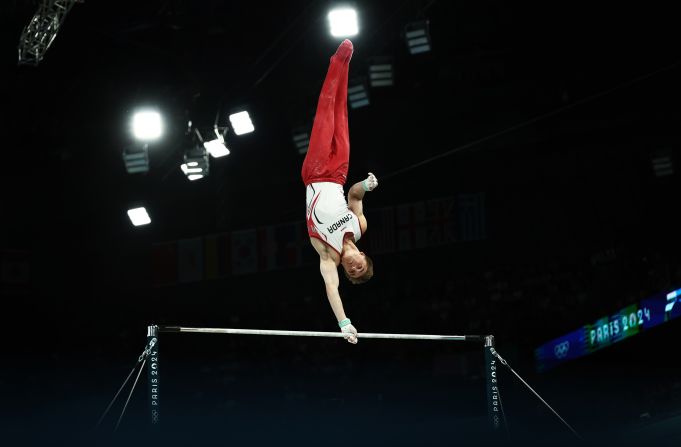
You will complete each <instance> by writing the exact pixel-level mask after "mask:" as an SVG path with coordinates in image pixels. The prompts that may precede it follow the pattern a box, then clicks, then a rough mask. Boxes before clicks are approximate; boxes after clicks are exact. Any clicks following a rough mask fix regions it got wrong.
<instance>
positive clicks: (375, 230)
mask: <svg viewBox="0 0 681 447" xmlns="http://www.w3.org/2000/svg"><path fill="white" fill-rule="evenodd" d="M367 226H368V228H369V229H370V231H367V236H368V239H369V241H370V242H371V243H370V244H369V246H370V247H371V253H372V254H381V253H393V252H394V251H395V250H396V246H397V243H396V236H395V235H396V232H395V208H394V207H392V206H390V207H385V208H379V209H376V210H373V211H371V212H369V213H367Z"/></svg>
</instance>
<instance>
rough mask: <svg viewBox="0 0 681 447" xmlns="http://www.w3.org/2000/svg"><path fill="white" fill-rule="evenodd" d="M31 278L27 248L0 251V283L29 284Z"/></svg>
mask: <svg viewBox="0 0 681 447" xmlns="http://www.w3.org/2000/svg"><path fill="white" fill-rule="evenodd" d="M29 279H30V263H29V254H28V251H25V250H3V251H2V252H0V283H3V284H28V282H29Z"/></svg>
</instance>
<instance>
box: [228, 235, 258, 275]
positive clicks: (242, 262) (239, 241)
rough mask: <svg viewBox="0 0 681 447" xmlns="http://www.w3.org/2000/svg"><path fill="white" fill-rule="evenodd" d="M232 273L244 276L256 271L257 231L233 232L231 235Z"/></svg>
mask: <svg viewBox="0 0 681 447" xmlns="http://www.w3.org/2000/svg"><path fill="white" fill-rule="evenodd" d="M231 249H232V250H231V251H232V273H233V274H235V275H244V274H247V273H254V272H256V271H257V270H258V245H257V231H256V229H255V228H253V229H249V230H240V231H233V232H232V234H231Z"/></svg>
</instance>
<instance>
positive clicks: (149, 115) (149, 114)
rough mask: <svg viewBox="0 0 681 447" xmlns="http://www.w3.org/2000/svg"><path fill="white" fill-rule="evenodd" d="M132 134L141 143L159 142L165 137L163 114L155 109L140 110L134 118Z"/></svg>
mask: <svg viewBox="0 0 681 447" xmlns="http://www.w3.org/2000/svg"><path fill="white" fill-rule="evenodd" d="M132 134H133V135H134V136H135V138H136V139H138V140H139V141H153V140H157V139H159V138H160V137H161V135H163V120H162V119H161V114H160V113H159V112H158V111H157V110H154V109H144V110H138V111H137V112H135V114H134V115H133V116H132Z"/></svg>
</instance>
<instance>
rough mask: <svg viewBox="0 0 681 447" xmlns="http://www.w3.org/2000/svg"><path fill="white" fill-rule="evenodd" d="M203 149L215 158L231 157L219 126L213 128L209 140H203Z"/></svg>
mask: <svg viewBox="0 0 681 447" xmlns="http://www.w3.org/2000/svg"><path fill="white" fill-rule="evenodd" d="M202 139H203V138H202ZM203 147H205V148H206V150H207V151H208V153H209V154H210V155H212V156H213V157H214V158H219V157H224V156H226V155H229V149H227V146H226V145H225V137H224V136H223V135H222V134H221V133H220V130H219V129H218V127H217V126H215V127H214V128H213V132H212V134H210V133H209V137H208V138H206V139H203Z"/></svg>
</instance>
